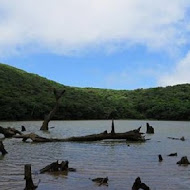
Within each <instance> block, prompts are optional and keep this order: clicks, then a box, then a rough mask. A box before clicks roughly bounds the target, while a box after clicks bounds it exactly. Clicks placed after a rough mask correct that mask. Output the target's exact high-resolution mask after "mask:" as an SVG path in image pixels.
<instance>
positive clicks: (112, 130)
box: [111, 119, 115, 134]
mask: <svg viewBox="0 0 190 190" xmlns="http://www.w3.org/2000/svg"><path fill="white" fill-rule="evenodd" d="M111 134H115V127H114V120H113V119H112V124H111Z"/></svg>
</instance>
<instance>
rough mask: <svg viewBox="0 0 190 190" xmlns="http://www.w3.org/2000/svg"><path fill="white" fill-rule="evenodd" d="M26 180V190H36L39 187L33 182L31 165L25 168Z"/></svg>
mask: <svg viewBox="0 0 190 190" xmlns="http://www.w3.org/2000/svg"><path fill="white" fill-rule="evenodd" d="M24 176H25V177H24V179H25V180H26V186H25V190H34V189H36V188H37V186H35V185H34V183H33V181H32V174H31V165H30V164H26V165H25V166H24Z"/></svg>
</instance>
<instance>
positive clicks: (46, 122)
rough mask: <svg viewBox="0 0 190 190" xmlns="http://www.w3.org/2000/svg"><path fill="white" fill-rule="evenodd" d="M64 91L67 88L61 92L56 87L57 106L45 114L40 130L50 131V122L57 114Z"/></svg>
mask: <svg viewBox="0 0 190 190" xmlns="http://www.w3.org/2000/svg"><path fill="white" fill-rule="evenodd" d="M64 93H65V90H62V91H61V92H57V90H56V89H54V95H55V100H56V103H55V106H54V107H53V109H52V110H51V111H50V113H49V114H48V115H46V116H45V119H44V122H43V124H42V126H41V128H40V130H44V131H48V124H49V122H50V120H51V119H52V117H53V116H54V115H55V113H56V111H57V110H58V107H59V103H60V100H61V97H62V96H63V94H64Z"/></svg>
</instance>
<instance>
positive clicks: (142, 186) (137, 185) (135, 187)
mask: <svg viewBox="0 0 190 190" xmlns="http://www.w3.org/2000/svg"><path fill="white" fill-rule="evenodd" d="M139 189H144V190H150V188H149V187H148V186H147V185H146V184H145V183H142V182H141V179H140V177H137V178H136V180H135V182H134V184H133V186H132V190H139Z"/></svg>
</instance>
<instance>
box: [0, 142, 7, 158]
mask: <svg viewBox="0 0 190 190" xmlns="http://www.w3.org/2000/svg"><path fill="white" fill-rule="evenodd" d="M0 152H1V153H2V155H5V154H7V153H8V152H7V151H6V150H5V147H4V145H3V142H2V141H0Z"/></svg>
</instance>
